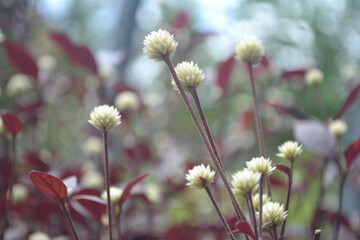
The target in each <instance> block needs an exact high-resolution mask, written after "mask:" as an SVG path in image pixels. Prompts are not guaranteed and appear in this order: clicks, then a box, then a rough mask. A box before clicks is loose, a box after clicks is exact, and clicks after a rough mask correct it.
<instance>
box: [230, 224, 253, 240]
mask: <svg viewBox="0 0 360 240" xmlns="http://www.w3.org/2000/svg"><path fill="white" fill-rule="evenodd" d="M235 227H236V230H235V231H233V232H232V234H237V233H243V234H246V235H249V236H250V237H251V238H252V239H255V234H254V232H253V230H252V229H251V227H250V225H249V224H248V223H247V222H237V223H236V224H235Z"/></svg>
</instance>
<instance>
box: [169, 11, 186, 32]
mask: <svg viewBox="0 0 360 240" xmlns="http://www.w3.org/2000/svg"><path fill="white" fill-rule="evenodd" d="M187 21H188V14H187V12H186V11H184V10H180V11H179V12H178V14H177V15H176V17H175V20H174V22H173V24H172V27H173V28H174V29H175V30H177V31H178V30H181V29H183V28H184V27H185V26H186V23H187Z"/></svg>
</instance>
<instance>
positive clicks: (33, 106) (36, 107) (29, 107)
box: [17, 98, 44, 124]
mask: <svg viewBox="0 0 360 240" xmlns="http://www.w3.org/2000/svg"><path fill="white" fill-rule="evenodd" d="M43 106H44V104H43V101H42V99H40V98H38V99H36V100H34V101H29V100H26V101H22V102H18V104H17V108H18V110H19V113H20V115H21V118H22V119H23V120H24V122H26V123H31V124H36V123H37V121H38V119H39V116H40V115H41V114H42V113H43Z"/></svg>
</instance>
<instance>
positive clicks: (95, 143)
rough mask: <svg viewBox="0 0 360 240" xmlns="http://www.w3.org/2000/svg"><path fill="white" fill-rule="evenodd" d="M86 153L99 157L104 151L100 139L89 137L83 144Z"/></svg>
mask: <svg viewBox="0 0 360 240" xmlns="http://www.w3.org/2000/svg"><path fill="white" fill-rule="evenodd" d="M82 149H83V151H84V153H86V154H89V155H99V154H100V153H101V151H102V140H101V139H100V138H98V137H88V138H86V139H85V141H83V143H82Z"/></svg>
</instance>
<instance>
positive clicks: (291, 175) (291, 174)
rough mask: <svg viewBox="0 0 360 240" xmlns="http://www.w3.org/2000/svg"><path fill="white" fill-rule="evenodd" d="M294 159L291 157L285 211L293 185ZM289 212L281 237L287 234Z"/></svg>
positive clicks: (287, 208) (287, 207)
mask: <svg viewBox="0 0 360 240" xmlns="http://www.w3.org/2000/svg"><path fill="white" fill-rule="evenodd" d="M294 161H295V159H290V174H289V184H288V191H287V195H286V203H285V211H288V210H289V204H290V196H291V186H292V178H293V170H294ZM287 214H288V215H287V217H286V218H285V221H284V222H283V224H282V227H281V234H280V239H283V237H284V234H285V227H286V221H287V218H288V216H289V212H287Z"/></svg>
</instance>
